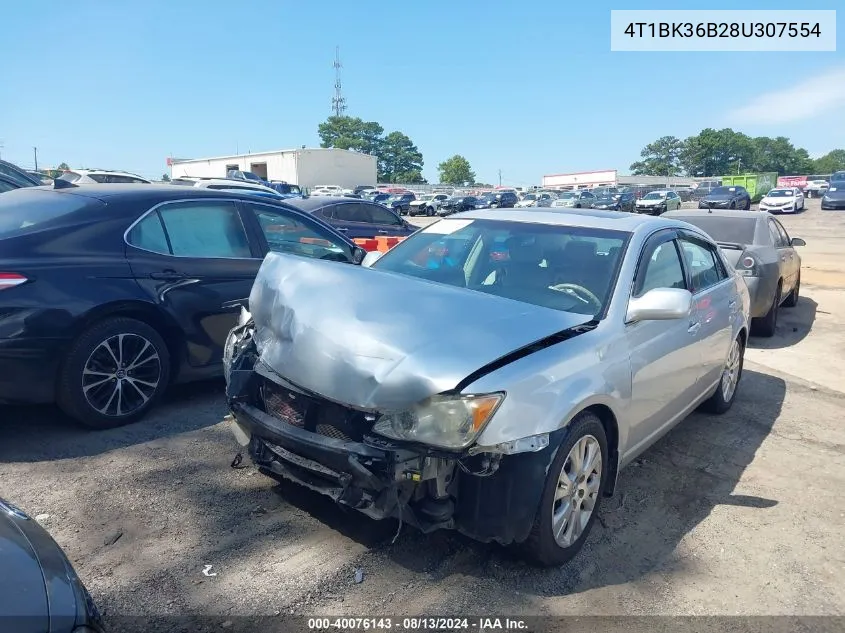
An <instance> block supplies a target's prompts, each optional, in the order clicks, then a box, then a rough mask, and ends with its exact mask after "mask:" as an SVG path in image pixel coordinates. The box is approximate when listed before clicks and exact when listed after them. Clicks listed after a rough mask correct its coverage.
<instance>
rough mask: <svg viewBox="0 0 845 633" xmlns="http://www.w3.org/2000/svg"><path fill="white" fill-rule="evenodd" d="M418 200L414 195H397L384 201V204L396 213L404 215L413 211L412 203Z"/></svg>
mask: <svg viewBox="0 0 845 633" xmlns="http://www.w3.org/2000/svg"><path fill="white" fill-rule="evenodd" d="M416 199H417V197H416V196H415V195H414V194H412V193H397V194H395V195H392V196H390V197H389V198H388V199H387V200H383V201H382V204H383V205H384V206H386V207H387V208H388V209H390V210H392V211H394V212H395V213H398V214H400V215H404V214H405V213H409V212H410V211H411V203H412V202H413V201H414V200H416Z"/></svg>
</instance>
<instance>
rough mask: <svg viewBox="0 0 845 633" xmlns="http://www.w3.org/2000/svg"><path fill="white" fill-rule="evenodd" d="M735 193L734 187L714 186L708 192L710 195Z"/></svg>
mask: <svg viewBox="0 0 845 633" xmlns="http://www.w3.org/2000/svg"><path fill="white" fill-rule="evenodd" d="M735 193H736V187H716V188H715V189H714V190H713V191H711V192H710V195H711V196H731V195H733V194H735Z"/></svg>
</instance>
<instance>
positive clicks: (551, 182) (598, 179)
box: [543, 169, 695, 189]
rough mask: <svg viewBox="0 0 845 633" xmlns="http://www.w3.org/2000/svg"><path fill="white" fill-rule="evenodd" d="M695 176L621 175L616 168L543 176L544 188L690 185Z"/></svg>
mask: <svg viewBox="0 0 845 633" xmlns="http://www.w3.org/2000/svg"><path fill="white" fill-rule="evenodd" d="M694 182H695V179H694V178H687V177H684V176H671V177H666V176H620V175H619V172H618V171H617V170H615V169H605V170H602V171H581V172H575V173H571V174H552V175H550V176H543V188H544V189H592V188H593V187H623V186H625V187H637V186H640V187H648V186H661V187H669V188H672V187H688V186H690V185H692V184H693V183H694Z"/></svg>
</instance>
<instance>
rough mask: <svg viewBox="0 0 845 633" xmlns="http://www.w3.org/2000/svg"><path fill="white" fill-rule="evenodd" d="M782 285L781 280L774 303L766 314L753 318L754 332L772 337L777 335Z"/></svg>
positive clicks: (752, 326) (752, 327)
mask: <svg viewBox="0 0 845 633" xmlns="http://www.w3.org/2000/svg"><path fill="white" fill-rule="evenodd" d="M781 287H782V286H781V282H780V281H779V282H778V287H777V289H776V290H775V296H774V298H773V299H772V305H771V306H770V307H769V311H768V312H766V315H765V316H763V317H760V318H759V319H752V321H751V329H752V332H753V333H754V334H756V335H757V336H764V337H766V338H771V337H772V336H774V335H775V330H776V329H777V324H778V310H779V309H780V299H781V297H780V295H781Z"/></svg>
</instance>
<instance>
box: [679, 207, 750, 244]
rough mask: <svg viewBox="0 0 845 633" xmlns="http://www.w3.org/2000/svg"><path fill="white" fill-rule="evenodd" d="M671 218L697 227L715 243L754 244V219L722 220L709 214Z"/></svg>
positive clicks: (722, 218)
mask: <svg viewBox="0 0 845 633" xmlns="http://www.w3.org/2000/svg"><path fill="white" fill-rule="evenodd" d="M673 218H674V219H676V220H683V221H684V222H689V223H690V224H692V225H693V226H697V227H698V228H700V229H701V230H702V231H704V232H705V233H707V235H709V236H710V237H711V238H713V240H714V241H716V242H732V243H737V244H753V243H754V233H755V231H756V228H757V219H756V218H724V217H720V216H718V215H714V214H710V213H701V214H698V215H685V216H678V215H675V216H673Z"/></svg>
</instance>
